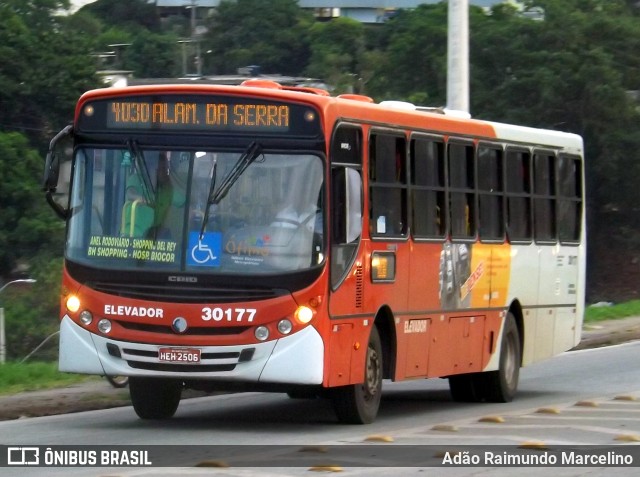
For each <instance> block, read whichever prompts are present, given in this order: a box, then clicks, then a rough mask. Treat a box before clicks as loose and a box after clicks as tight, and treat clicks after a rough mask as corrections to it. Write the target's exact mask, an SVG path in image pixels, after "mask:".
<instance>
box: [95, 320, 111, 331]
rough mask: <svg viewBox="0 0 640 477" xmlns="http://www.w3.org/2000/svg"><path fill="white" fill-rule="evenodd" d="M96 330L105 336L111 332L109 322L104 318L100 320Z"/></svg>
mask: <svg viewBox="0 0 640 477" xmlns="http://www.w3.org/2000/svg"><path fill="white" fill-rule="evenodd" d="M98 329H99V330H100V332H101V333H104V334H105V335H106V334H107V333H109V332H110V331H111V321H109V320H107V319H106V318H103V319H101V320H100V321H98Z"/></svg>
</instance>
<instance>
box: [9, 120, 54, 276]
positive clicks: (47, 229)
mask: <svg viewBox="0 0 640 477" xmlns="http://www.w3.org/2000/svg"><path fill="white" fill-rule="evenodd" d="M42 171H43V160H42V156H40V154H39V153H38V152H37V151H35V150H33V149H32V148H30V146H29V143H28V140H27V138H26V136H24V135H22V134H20V133H16V132H13V133H0V177H1V178H2V181H0V203H1V204H2V214H0V276H2V277H4V276H8V275H9V274H10V273H11V271H12V270H13V269H14V268H15V267H16V265H17V264H18V263H19V262H20V261H27V260H28V259H29V258H30V257H32V256H34V255H36V254H37V253H38V252H39V251H40V250H50V249H51V250H56V251H57V254H58V255H59V251H60V250H62V247H63V244H64V242H63V233H64V223H62V222H61V221H59V220H57V218H56V217H55V215H54V214H53V213H52V211H51V210H50V209H49V207H48V206H47V204H46V203H45V201H44V199H43V197H42V192H41V186H40V184H41V178H42Z"/></svg>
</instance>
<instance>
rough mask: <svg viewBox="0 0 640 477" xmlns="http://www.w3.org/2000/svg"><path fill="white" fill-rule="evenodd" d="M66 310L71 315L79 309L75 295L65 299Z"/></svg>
mask: <svg viewBox="0 0 640 477" xmlns="http://www.w3.org/2000/svg"><path fill="white" fill-rule="evenodd" d="M66 305H67V310H69V311H70V312H71V313H75V312H77V311H78V310H79V309H80V298H78V297H77V296H75V295H71V296H70V297H69V298H67V303H66Z"/></svg>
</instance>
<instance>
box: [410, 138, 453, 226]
mask: <svg viewBox="0 0 640 477" xmlns="http://www.w3.org/2000/svg"><path fill="white" fill-rule="evenodd" d="M409 158H410V159H409V160H410V164H411V212H412V223H411V229H412V232H413V235H414V236H415V237H420V238H424V237H426V238H444V236H445V233H446V225H447V224H446V220H445V213H444V211H445V201H444V197H445V193H444V191H445V174H444V142H443V140H442V138H417V139H413V140H412V141H411V152H410V156H409Z"/></svg>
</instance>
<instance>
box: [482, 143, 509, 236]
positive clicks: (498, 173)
mask: <svg viewBox="0 0 640 477" xmlns="http://www.w3.org/2000/svg"><path fill="white" fill-rule="evenodd" d="M502 157H503V156H502V149H501V148H499V147H498V146H489V145H480V146H479V147H478V232H479V235H480V239H481V240H494V241H495V240H503V239H504V207H503V204H504V202H503V193H504V188H503V185H502V183H503V161H502Z"/></svg>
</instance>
